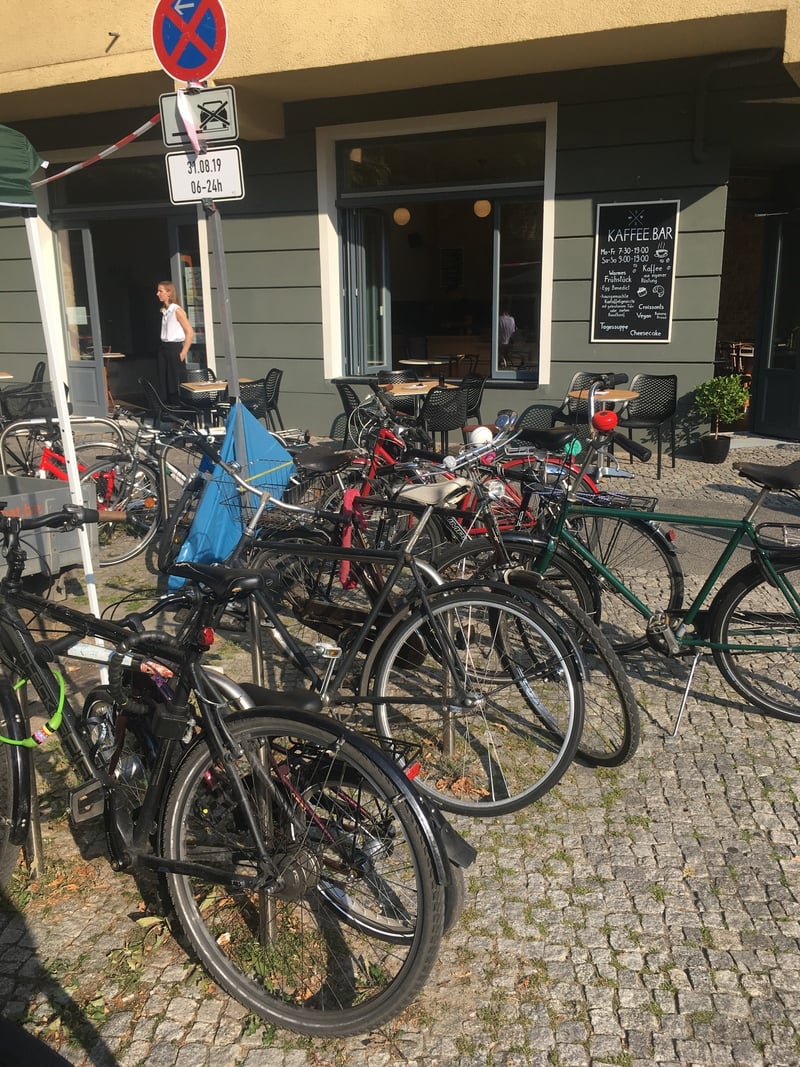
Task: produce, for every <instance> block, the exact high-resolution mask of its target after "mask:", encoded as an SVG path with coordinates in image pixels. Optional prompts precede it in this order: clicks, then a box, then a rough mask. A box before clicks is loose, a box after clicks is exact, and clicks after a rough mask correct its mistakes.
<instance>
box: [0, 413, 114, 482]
mask: <svg viewBox="0 0 800 1067" xmlns="http://www.w3.org/2000/svg"><path fill="white" fill-rule="evenodd" d="M69 422H70V426H74V427H78V428H80V427H81V426H90V425H91V426H102V427H103V429H107V430H110V431H111V432H112V433H114V434H116V436H117V440H118V441H119V445H120V448H124V447H125V431H124V430H123V429H122V427H121V426H120V425H119V423H118V422H115V421H114V420H113V419H109V418H104V417H103V416H102V415H99V416H95V415H73V416H72V417H71V418H70V420H69ZM51 425H52V426H55V427H56V428H57V427H58V421H57V420H56V419H45V418H41V419H18V420H17V421H16V422H10V423H9V424H8V426H6V427H4V429H3V431H2V433H0V474H2V475H6V474H8V471H7V470H6V453H5V444H6V439H7V438H8V437H10V436H12V435H15V434H18V433H19V432H20V431H22V430H31V429H37V428H39V427H42V426H51Z"/></svg>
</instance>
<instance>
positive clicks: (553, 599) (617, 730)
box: [506, 570, 641, 767]
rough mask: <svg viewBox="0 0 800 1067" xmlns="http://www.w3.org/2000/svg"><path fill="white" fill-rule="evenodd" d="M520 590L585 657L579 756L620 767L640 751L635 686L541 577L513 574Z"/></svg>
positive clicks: (582, 615)
mask: <svg viewBox="0 0 800 1067" xmlns="http://www.w3.org/2000/svg"><path fill="white" fill-rule="evenodd" d="M506 581H507V582H508V583H509V585H510V587H511V588H514V587H515V586H521V588H522V589H524V590H526V591H527V592H529V593H532V594H533V595H534V596H535V597H536V598H537V599H538V600H541V601H543V602H544V604H545V605H546V606H547V607H548V608H550V609H552V610H553V611H555V613H556V614H557V615H558V616H559V618H561V619H563V620H564V622H565V623H566V625H567V626H568V627H569V629H570V630H571V631H572V633H573V634H574V636H575V638H576V640H577V642H578V645H579V646H580V649H581V653H582V655H583V663H584V677H583V693H584V704H585V709H586V710H585V715H584V719H583V732H582V733H581V739H580V744H579V745H578V754H577V758H578V759H580V760H581V761H582V762H584V763H587V764H588V765H589V766H591V767H619V766H620V765H621V764H623V763H626V762H627V761H628V760H629V759H630V758H631V757H632V756H633V754H634V753H635V752H636V749H637V748H638V747H639V738H640V732H641V729H640V716H639V705H638V704H637V703H636V697H635V696H634V693H633V689H632V688H631V683H630V681H629V680H628V676H627V674H626V673H625V669H624V667H623V666H622V663H621V662H620V659H619V656H618V655H617V654H616V652H615V651H614V649H613V648H612V647H611V644H610V642H609V641H608V639H607V638H606V637H605V635H604V634H603V631H602V630H601V629H600V627H599V626H597V625H596V624H595V623H594V622H592V620H591V619H590V618H589V616H588V615H587V614H586V612H585V611H582V610H581V608H579V607H578V605H577V604H576V603H575V602H574V601H573V600H571V599H570V597H569V596H566V595H565V594H564V593H562V592H561V590H560V589H558V588H557V587H556V586H555V585H553V583H552V582H549V581H547V580H546V579H544V578H542V576H541V575H540V574H532V573H531V572H530V571H525V570H514V571H509V572H507V574H506Z"/></svg>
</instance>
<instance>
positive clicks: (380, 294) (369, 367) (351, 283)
mask: <svg viewBox="0 0 800 1067" xmlns="http://www.w3.org/2000/svg"><path fill="white" fill-rule="evenodd" d="M342 221H343V230H342V232H343V235H344V240H343V243H342V255H343V258H344V263H343V271H342V274H343V277H344V283H345V292H344V297H345V299H344V316H345V322H344V329H345V339H346V345H345V350H346V351H347V353H348V356H349V359H348V365H347V373H348V374H364V375H370V374H372V375H374V374H376V373H377V372H378V371H379V370H381V369H382V368H384V367H387V366H388V365H389V352H390V345H389V338H390V337H391V331H392V326H391V314H390V311H389V307H390V305H389V299H388V277H387V275H388V269H387V268H388V256H387V248H386V230H385V223H384V218H383V215H382V214H381V212H379V211H369V210H363V209H362V210H349V211H345V212H344V213H343V220H342Z"/></svg>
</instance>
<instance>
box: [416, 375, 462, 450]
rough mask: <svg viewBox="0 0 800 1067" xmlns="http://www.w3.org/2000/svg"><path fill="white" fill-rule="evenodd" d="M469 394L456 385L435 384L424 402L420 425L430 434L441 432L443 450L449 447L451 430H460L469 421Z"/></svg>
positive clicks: (419, 420) (418, 421)
mask: <svg viewBox="0 0 800 1067" xmlns="http://www.w3.org/2000/svg"><path fill="white" fill-rule="evenodd" d="M467 403H468V396H467V393H466V392H465V390H463V389H461V388H458V387H456V388H455V389H448V388H447V387H446V386H443V385H442V386H438V385H437V386H434V387H433V389H431V391H430V392H429V393H428V395H427V396H426V397H425V399H424V400H423V402H422V407H421V409H420V413H419V418H418V420H417V423H418V425H419V426H420V428H421V429H423V430H424V431H425V432H426V433H428V434H436V433H439V434H440V442H441V450H442V452H446V451H447V449H448V447H449V436H448V435H449V432H450V430H460V429H461V428H462V427H463V425H464V423H465V422H466V421H467Z"/></svg>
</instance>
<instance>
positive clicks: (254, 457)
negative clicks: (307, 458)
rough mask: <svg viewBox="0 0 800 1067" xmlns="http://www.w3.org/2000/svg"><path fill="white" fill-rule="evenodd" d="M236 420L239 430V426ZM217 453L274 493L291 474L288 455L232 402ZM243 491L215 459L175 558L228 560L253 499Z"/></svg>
mask: <svg viewBox="0 0 800 1067" xmlns="http://www.w3.org/2000/svg"><path fill="white" fill-rule="evenodd" d="M240 419H241V430H240V429H239V427H238V420H240ZM240 440H241V441H243V444H244V455H243V456H240V455H238V454H237V447H239V441H240ZM220 456H221V457H222V459H223V460H225V461H226V462H227V463H232V462H236V463H238V464H239V466H240V467H241V470H240V471H239V474H240V476H241V477H242V478H244V479H245V480H246V481H247V482H249V483H250V484H251V485H253V486H256V487H257V488H259V489H268V490H269V492H270V493H271V494H272V495H273V496H275V497H278V498H280V496H281V495H282V494H283V491H284V489H285V488H286V484H287V482H288V481H289V479H290V478H291V476H292V474H293V473H294V462H293V460H292V457H291V455H290V454H289V453H288V452H287V451H286V449H285V448H284V447H283V445H282V444H281V443H280V441H278V440H277V438H275V437H273V436H272V434H271V433H270V432H269V431H268V430H266V429H265V428H264V426H262V424H261V423H260V422H259V421H258V419H256V418H255V416H254V415H253V414H252V413H251V412H250V411H248V410H247V408H246V407H245V406H244V404H234V405H233V406H232V407H231V410H230V414H229V415H228V421H227V423H226V424H225V440H224V441H223V443H222V448H221V449H220ZM245 495H246V494H243V493H242V492H241V491H240V490H239V489H238V487H237V486H236V483H235V482H234V480H233V478H231V476H230V475H229V474H226V473H225V471H224V470H223V469H222V467H220V466H219V465H218V464H217V465H216V466H215V467H214V471H213V474H212V475H211V478H210V479H209V481H208V483H207V484H206V486H205V488H204V489H203V495H202V496H201V498H200V503H199V504H198V505H197V511H196V512H195V515H194V520H193V521H192V525H191V527H190V529H189V533H188V534H187V536H186V540H185V541H184V542H183V544H182V545H181V549H180V551H179V552H178V556H177V562H179V563H180V562H182V561H184V560H190V561H191V562H193V563H223V562H224V561H225V560H226V559H228V557H229V556H230V555H231V553H232V552H233V550H234V548H235V547H236V545H237V544H238V542H239V539H240V537H241V536H242V533H243V531H244V527H245V521H246V520H245V518H244V514H245V513H249V512H250V511H251V510H252V509H253V508H254V507H255V506H256V504H257V500H256V498H255V497H254V496H251V497H250V498H249V499H248V500H245V499H243V497H244V496H245ZM243 508H244V509H246V511H245V512H243ZM183 582H184V579H183V578H178V577H176V576H175V575H170V577H169V581H168V583H167V588H168V589H170V590H175V589H179V588H180V587H181V586H182V585H183Z"/></svg>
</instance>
